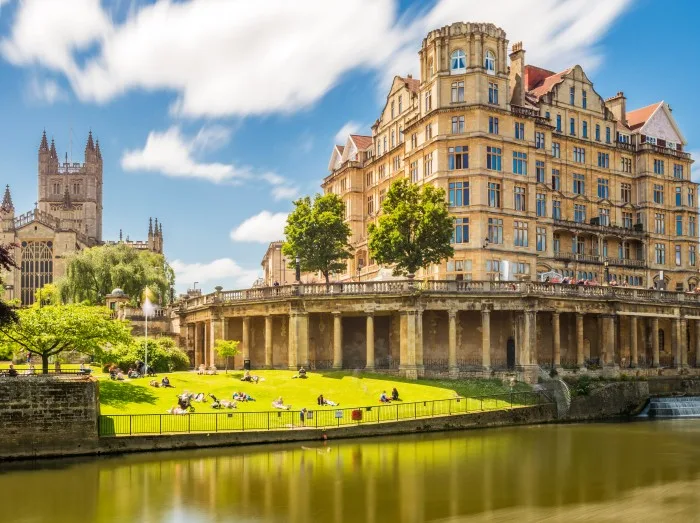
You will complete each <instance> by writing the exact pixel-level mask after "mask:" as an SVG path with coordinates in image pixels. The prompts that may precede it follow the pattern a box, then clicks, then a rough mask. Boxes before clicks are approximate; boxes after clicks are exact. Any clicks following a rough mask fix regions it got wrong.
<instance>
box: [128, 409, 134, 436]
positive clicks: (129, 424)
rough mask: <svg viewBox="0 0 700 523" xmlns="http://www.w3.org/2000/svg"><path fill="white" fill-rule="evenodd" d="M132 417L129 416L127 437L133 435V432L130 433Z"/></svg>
mask: <svg viewBox="0 0 700 523" xmlns="http://www.w3.org/2000/svg"><path fill="white" fill-rule="evenodd" d="M132 417H133V415H132V414H129V436H131V435H133V432H132V431H131V419H132Z"/></svg>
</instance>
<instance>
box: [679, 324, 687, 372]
mask: <svg viewBox="0 0 700 523" xmlns="http://www.w3.org/2000/svg"><path fill="white" fill-rule="evenodd" d="M680 335H681V342H680V348H681V367H687V366H688V320H686V319H685V318H681V334H680Z"/></svg>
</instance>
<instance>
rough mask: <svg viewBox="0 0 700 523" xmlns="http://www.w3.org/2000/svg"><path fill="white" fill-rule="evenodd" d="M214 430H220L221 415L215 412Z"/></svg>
mask: <svg viewBox="0 0 700 523" xmlns="http://www.w3.org/2000/svg"><path fill="white" fill-rule="evenodd" d="M214 432H219V415H218V414H214Z"/></svg>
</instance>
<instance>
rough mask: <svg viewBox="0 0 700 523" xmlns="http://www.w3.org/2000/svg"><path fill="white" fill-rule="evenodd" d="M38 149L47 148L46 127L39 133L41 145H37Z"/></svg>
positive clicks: (44, 149) (45, 149) (46, 149)
mask: <svg viewBox="0 0 700 523" xmlns="http://www.w3.org/2000/svg"><path fill="white" fill-rule="evenodd" d="M39 150H40V151H48V150H49V143H48V142H47V141H46V129H44V132H43V133H41V145H40V146H39Z"/></svg>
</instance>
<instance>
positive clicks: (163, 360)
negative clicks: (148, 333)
mask: <svg viewBox="0 0 700 523" xmlns="http://www.w3.org/2000/svg"><path fill="white" fill-rule="evenodd" d="M145 358H146V340H145V338H135V339H134V340H133V342H131V343H128V344H120V345H117V346H115V347H112V348H111V349H108V350H106V351H105V352H104V354H103V355H102V357H101V360H102V364H103V367H104V368H105V370H107V369H108V368H109V367H110V366H111V365H112V364H114V365H116V366H117V367H119V368H120V369H122V370H126V369H128V368H129V367H136V362H137V361H139V360H140V361H145ZM148 366H149V367H152V368H153V369H154V370H155V371H156V372H172V371H176V370H187V369H188V368H189V367H190V359H189V358H188V357H187V354H186V353H185V352H184V351H183V350H181V349H180V348H178V347H176V346H175V342H174V341H173V340H172V339H171V338H165V337H164V338H149V339H148Z"/></svg>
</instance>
